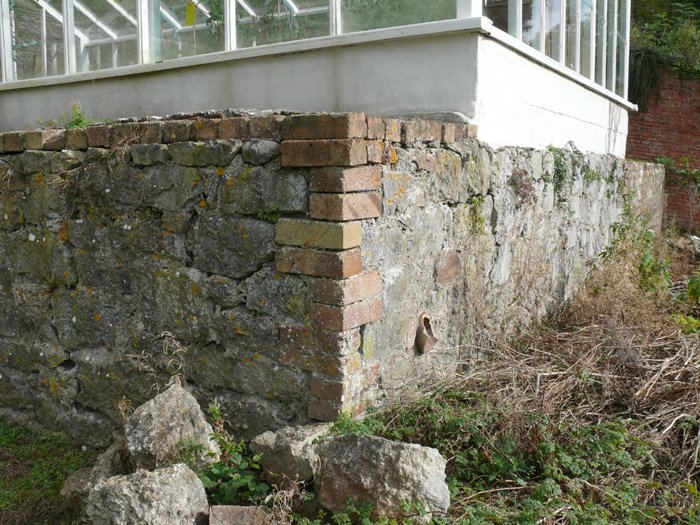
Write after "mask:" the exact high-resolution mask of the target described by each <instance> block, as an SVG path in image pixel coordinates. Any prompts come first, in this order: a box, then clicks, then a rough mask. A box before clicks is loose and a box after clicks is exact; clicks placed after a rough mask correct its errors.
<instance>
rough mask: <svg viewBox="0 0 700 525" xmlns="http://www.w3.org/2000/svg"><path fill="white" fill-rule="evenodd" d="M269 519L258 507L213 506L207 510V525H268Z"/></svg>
mask: <svg viewBox="0 0 700 525" xmlns="http://www.w3.org/2000/svg"><path fill="white" fill-rule="evenodd" d="M269 524H270V518H269V517H268V515H267V513H266V512H265V511H264V510H263V509H261V508H260V507H241V506H239V505H214V506H213V507H211V508H210V509H209V525H269Z"/></svg>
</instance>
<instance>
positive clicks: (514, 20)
mask: <svg viewBox="0 0 700 525" xmlns="http://www.w3.org/2000/svg"><path fill="white" fill-rule="evenodd" d="M508 34H510V35H511V36H514V37H515V38H517V39H518V40H522V39H523V0H510V2H508Z"/></svg>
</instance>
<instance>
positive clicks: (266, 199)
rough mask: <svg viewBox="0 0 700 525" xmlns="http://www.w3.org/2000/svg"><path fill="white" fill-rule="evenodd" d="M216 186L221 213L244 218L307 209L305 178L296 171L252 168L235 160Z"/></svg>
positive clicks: (264, 167) (261, 167)
mask: <svg viewBox="0 0 700 525" xmlns="http://www.w3.org/2000/svg"><path fill="white" fill-rule="evenodd" d="M224 175H225V176H226V180H225V181H222V184H220V185H219V191H218V199H219V202H220V203H221V207H222V210H223V212H224V213H242V214H246V215H258V214H260V215H262V216H263V217H264V216H265V214H266V213H267V214H270V218H271V219H272V218H273V215H274V214H275V213H281V212H304V213H306V211H307V209H308V206H309V197H308V194H309V192H308V188H307V183H306V179H305V178H304V176H303V175H302V174H301V173H299V172H297V171H287V170H280V169H279V168H278V167H277V168H276V167H275V165H274V163H273V164H271V165H270V166H257V167H255V168H251V167H249V166H245V165H243V163H242V162H240V159H236V160H234V163H233V165H232V166H231V167H230V168H228V169H227V170H226V171H225V173H224Z"/></svg>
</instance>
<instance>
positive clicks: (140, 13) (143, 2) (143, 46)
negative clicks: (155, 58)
mask: <svg viewBox="0 0 700 525" xmlns="http://www.w3.org/2000/svg"><path fill="white" fill-rule="evenodd" d="M150 4H151V2H150V1H149V0H137V2H136V15H137V16H136V21H137V31H136V32H137V35H138V38H137V48H138V55H139V56H138V63H139V64H148V63H149V62H151V61H152V60H151V53H152V51H153V45H152V40H153V32H152V31H151V28H152V26H153V25H152V24H151V17H150V16H149V13H148V8H149V6H150Z"/></svg>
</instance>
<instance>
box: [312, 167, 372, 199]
mask: <svg viewBox="0 0 700 525" xmlns="http://www.w3.org/2000/svg"><path fill="white" fill-rule="evenodd" d="M381 186H382V167H381V166H361V167H359V168H335V167H333V168H330V167H326V168H314V169H312V170H311V183H310V189H311V191H316V192H323V193H349V192H355V191H377V190H379V189H381Z"/></svg>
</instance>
